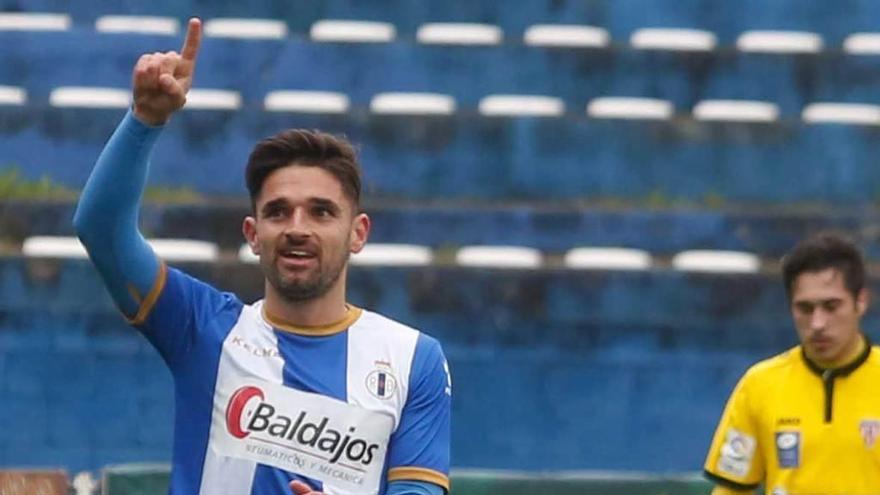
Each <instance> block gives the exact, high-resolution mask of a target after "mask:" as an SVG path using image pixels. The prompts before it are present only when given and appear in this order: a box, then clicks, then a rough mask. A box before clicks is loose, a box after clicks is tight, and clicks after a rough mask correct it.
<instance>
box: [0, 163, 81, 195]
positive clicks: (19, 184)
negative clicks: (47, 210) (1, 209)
mask: <svg viewBox="0 0 880 495" xmlns="http://www.w3.org/2000/svg"><path fill="white" fill-rule="evenodd" d="M78 195H79V194H78V193H77V191H74V190H73V189H70V188H68V187H65V186H62V185H60V184H56V183H54V182H52V180H51V179H50V178H48V177H46V176H43V177H41V178H40V179H39V180H27V179H25V178H23V177H21V174H20V173H19V171H18V168H17V167H9V166H6V167H2V168H0V200H6V199H41V200H47V199H48V200H59V201H60V200H74V199H76V197H77V196H78Z"/></svg>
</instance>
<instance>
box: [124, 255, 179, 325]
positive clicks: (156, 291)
mask: <svg viewBox="0 0 880 495" xmlns="http://www.w3.org/2000/svg"><path fill="white" fill-rule="evenodd" d="M167 278H168V269H167V267H166V266H165V262H164V261H159V273H157V274H156V281H155V282H153V288H152V289H150V293H149V294H147V297H146V298H144V301H143V302H142V303H141V305H140V308H138V312H137V314H136V315H134V318H129V317H127V316H126V317H125V319H126V321H128V323H129V324H131V325H142V324H143V323H144V322H145V321H147V317H148V316H150V311H152V310H153V306H155V305H156V301H158V300H159V295H160V294H162V289H164V288H165V280H166V279H167Z"/></svg>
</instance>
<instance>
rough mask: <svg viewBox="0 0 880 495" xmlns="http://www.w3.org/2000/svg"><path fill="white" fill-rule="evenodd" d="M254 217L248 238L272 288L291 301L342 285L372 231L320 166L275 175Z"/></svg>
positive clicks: (249, 222)
mask: <svg viewBox="0 0 880 495" xmlns="http://www.w3.org/2000/svg"><path fill="white" fill-rule="evenodd" d="M255 215H256V218H253V217H248V218H247V219H245V225H244V233H245V237H246V238H247V239H248V243H249V244H250V246H251V249H252V250H253V252H254V254H256V255H258V256H259V257H260V266H261V268H262V270H263V274H264V275H265V276H266V279H267V280H268V282H269V284H270V285H271V288H272V289H274V290H275V291H276V292H277V293H278V294H279V295H280V296H281V297H282V298H283V299H285V300H287V301H290V302H300V301H306V300H310V299H314V298H317V297H320V296H322V295H324V294H326V293H327V291H329V290H330V289H331V288H333V287H335V286H336V285H337V284H340V283H342V284H344V281H345V276H344V275H345V269H346V266H347V263H348V257H349V254H350V253H356V252H358V251H360V250H361V248H362V247H363V245H364V243H365V242H366V239H367V234H368V232H369V219H368V218H367V216H366V215H365V214H363V213H360V214H358V213H356V212H355V211H354V205H353V204H352V202H351V201H350V200H349V199H348V198H347V197H345V194H344V193H343V191H342V186H341V184H340V183H339V181H338V180H337V179H336V177H334V176H333V174H331V173H330V172H328V171H326V170H324V169H321V168H319V167H305V166H298V165H292V166H287V167H283V168H280V169H277V170H275V171H274V172H272V173H271V174H270V175H269V176H268V177H267V178H266V181H265V182H264V183H263V188H262V189H261V191H260V195H259V197H258V198H257V201H256V212H255ZM343 287H344V286H343Z"/></svg>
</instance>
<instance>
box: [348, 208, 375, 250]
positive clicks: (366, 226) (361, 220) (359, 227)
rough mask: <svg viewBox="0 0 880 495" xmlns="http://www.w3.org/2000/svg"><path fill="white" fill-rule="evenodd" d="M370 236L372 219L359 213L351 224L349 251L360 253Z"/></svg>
mask: <svg viewBox="0 0 880 495" xmlns="http://www.w3.org/2000/svg"><path fill="white" fill-rule="evenodd" d="M369 236H370V217H368V216H367V214H366V213H358V214H357V215H356V216H355V217H354V220H353V221H352V222H351V241H350V242H349V246H348V250H349V251H351V252H352V253H359V252H361V249H363V248H364V244H366V243H367V237H369Z"/></svg>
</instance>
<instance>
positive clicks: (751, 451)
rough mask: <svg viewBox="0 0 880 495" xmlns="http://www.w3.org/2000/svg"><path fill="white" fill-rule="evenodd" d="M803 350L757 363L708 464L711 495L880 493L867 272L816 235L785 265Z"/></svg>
mask: <svg viewBox="0 0 880 495" xmlns="http://www.w3.org/2000/svg"><path fill="white" fill-rule="evenodd" d="M782 273H783V279H784V282H785V288H786V292H787V295H788V299H789V305H790V310H791V316H792V319H793V320H794V326H795V328H796V329H797V335H798V338H799V339H800V345H799V346H797V347H794V348H792V349H789V350H788V351H786V352H784V353H782V354H779V355H777V356H775V357H773V358H770V359H768V360H766V361H762V362H760V363H758V364H756V365H754V366H752V367H751V368H750V369H749V370H748V371H747V372H746V374H745V375H744V376H743V377H742V379H741V380H740V382H739V384H738V385H737V386H736V389H735V390H734V391H733V394H732V395H731V397H730V400H729V401H728V403H727V407H726V408H725V410H724V414H723V416H722V418H721V422H720V424H719V425H718V429H717V431H716V432H715V438H714V440H713V441H712V446H711V448H710V450H709V455H708V457H707V459H706V464H705V472H706V475H707V477H709V478H710V479H711V480H713V481H715V482H716V483H717V485H716V488H715V490H714V491H713V492H712V493H713V495H726V494H737V493H754V491H755V489H756V488H757V487H758V485H759V484H761V483H763V484H764V487H765V493H766V494H768V495H802V494H827V495H837V494H847V495H869V494H870V495H876V494H878V493H880V447H878V445H877V444H878V443H880V442H878V439H880V393H878V385H880V351H878V350H877V349H875V348H874V347H872V345H871V343H870V342H869V341H868V339H867V337H866V336H865V335H864V334H863V333H862V330H861V324H860V321H861V318H862V316H863V315H864V314H865V311H866V310H867V309H868V302H869V301H868V290H867V288H866V287H865V268H864V263H863V261H862V257H861V254H860V253H859V250H858V249H857V248H856V246H855V245H853V244H852V243H851V242H850V241H848V240H846V239H845V238H843V237H841V236H838V235H835V234H829V233H823V234H818V235H815V236H813V237H810V238H808V239H806V240H804V241H802V242H801V243H799V244H798V245H797V246H795V248H794V249H793V250H792V251H791V252H790V253H789V254H788V255H786V257H785V258H784V259H783V266H782Z"/></svg>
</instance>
